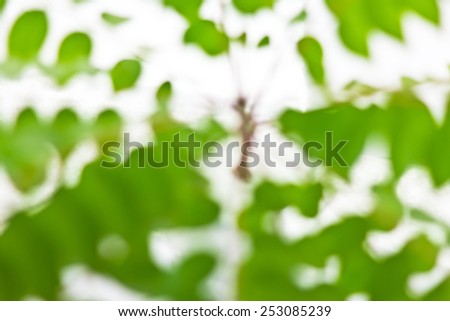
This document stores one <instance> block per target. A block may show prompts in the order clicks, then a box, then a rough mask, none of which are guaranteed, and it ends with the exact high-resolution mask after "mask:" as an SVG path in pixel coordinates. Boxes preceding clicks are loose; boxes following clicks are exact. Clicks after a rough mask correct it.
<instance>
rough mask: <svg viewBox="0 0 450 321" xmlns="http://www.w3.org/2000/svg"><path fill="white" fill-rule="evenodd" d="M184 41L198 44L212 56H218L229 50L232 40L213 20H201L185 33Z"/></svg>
mask: <svg viewBox="0 0 450 321" xmlns="http://www.w3.org/2000/svg"><path fill="white" fill-rule="evenodd" d="M184 42H185V43H187V44H196V45H197V46H199V47H200V48H202V49H203V51H205V52H206V53H207V54H208V55H210V56H217V55H220V54H223V53H225V52H227V51H228V49H229V46H230V40H229V39H228V37H227V35H226V34H225V33H224V32H222V31H220V30H219V29H217V27H216V25H215V24H214V23H213V22H212V21H207V20H201V21H197V22H195V23H193V24H192V25H191V26H190V27H189V29H188V30H187V31H186V33H185V35H184Z"/></svg>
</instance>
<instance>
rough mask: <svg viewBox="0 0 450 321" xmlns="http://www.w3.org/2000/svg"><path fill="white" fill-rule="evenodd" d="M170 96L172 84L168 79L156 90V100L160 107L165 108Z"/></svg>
mask: <svg viewBox="0 0 450 321" xmlns="http://www.w3.org/2000/svg"><path fill="white" fill-rule="evenodd" d="M171 98H172V84H171V83H170V82H169V81H166V82H164V83H163V84H162V85H161V86H160V87H159V88H158V90H157V91H156V100H157V102H158V105H159V107H160V108H162V109H167V107H168V104H169V101H170V99H171Z"/></svg>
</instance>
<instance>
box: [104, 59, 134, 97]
mask: <svg viewBox="0 0 450 321" xmlns="http://www.w3.org/2000/svg"><path fill="white" fill-rule="evenodd" d="M141 69H142V67H141V63H140V62H139V61H137V60H122V61H120V62H119V63H117V64H116V66H115V67H114V68H113V69H112V70H111V72H110V76H111V80H112V83H113V87H114V90H115V91H116V92H119V91H122V90H127V89H130V88H132V87H134V86H135V84H136V82H137V81H138V79H139V77H140V75H141Z"/></svg>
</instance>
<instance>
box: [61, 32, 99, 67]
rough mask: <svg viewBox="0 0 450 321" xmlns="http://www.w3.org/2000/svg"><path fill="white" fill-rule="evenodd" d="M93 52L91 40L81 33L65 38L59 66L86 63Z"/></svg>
mask: <svg viewBox="0 0 450 321" xmlns="http://www.w3.org/2000/svg"><path fill="white" fill-rule="evenodd" d="M91 51H92V41H91V38H90V37H89V36H88V35H87V34H85V33H81V32H75V33H72V34H70V35H68V36H67V37H66V38H64V40H63V42H62V43H61V46H60V47H59V52H58V63H59V64H75V63H79V62H86V61H88V60H89V56H90V55H91Z"/></svg>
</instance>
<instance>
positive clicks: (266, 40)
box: [258, 36, 270, 48]
mask: <svg viewBox="0 0 450 321" xmlns="http://www.w3.org/2000/svg"><path fill="white" fill-rule="evenodd" d="M269 45H270V38H269V36H265V37H263V38H262V39H261V40H260V41H259V42H258V48H263V47H267V46H269Z"/></svg>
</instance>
